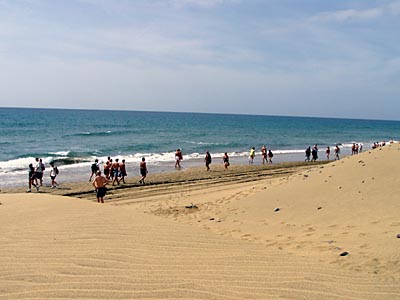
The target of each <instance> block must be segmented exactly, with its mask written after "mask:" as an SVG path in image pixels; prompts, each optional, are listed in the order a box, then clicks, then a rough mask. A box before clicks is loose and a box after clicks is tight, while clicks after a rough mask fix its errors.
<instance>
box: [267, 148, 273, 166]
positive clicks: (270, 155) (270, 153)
mask: <svg viewBox="0 0 400 300" xmlns="http://www.w3.org/2000/svg"><path fill="white" fill-rule="evenodd" d="M273 157H274V154H273V153H272V151H271V149H269V150H268V163H269V164H272V158H273Z"/></svg>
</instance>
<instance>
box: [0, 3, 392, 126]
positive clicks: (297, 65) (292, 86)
mask: <svg viewBox="0 0 400 300" xmlns="http://www.w3.org/2000/svg"><path fill="white" fill-rule="evenodd" d="M399 41H400V0H387V1H386V0H379V1H378V0H376V1H373V0H335V1H330V0H329V1H328V0H63V1H62V0H0V107H51V108H74V109H115V110H145V111H182V112H207V113H239V114H262V115H285V116H316V117H339V118H362V119H388V120H400V42H399Z"/></svg>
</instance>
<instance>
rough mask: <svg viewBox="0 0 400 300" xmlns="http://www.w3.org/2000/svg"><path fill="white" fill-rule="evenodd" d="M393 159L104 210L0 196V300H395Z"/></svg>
mask: <svg viewBox="0 0 400 300" xmlns="http://www.w3.org/2000/svg"><path fill="white" fill-rule="evenodd" d="M399 156H400V151H399V147H398V145H393V146H391V147H385V148H383V149H382V150H374V151H371V152H370V153H369V152H366V153H364V154H362V155H358V156H354V157H349V158H346V159H343V160H341V161H339V162H333V163H331V164H328V165H318V166H315V167H314V168H311V169H298V172H297V173H294V174H287V175H285V174H280V175H279V176H276V177H269V176H265V179H260V178H259V179H258V180H254V181H253V182H251V181H246V180H242V181H240V182H234V181H232V183H230V182H224V183H223V184H216V185H214V184H212V179H210V181H203V185H201V187H200V188H195V186H191V185H189V186H187V185H185V184H183V183H182V184H176V185H172V186H169V188H168V191H169V192H168V193H164V192H159V191H158V192H155V193H154V194H151V193H149V194H146V195H145V196H146V197H144V198H142V199H140V198H138V197H137V195H136V196H135V198H130V197H126V196H121V197H119V198H118V197H116V198H115V199H114V200H109V201H110V202H109V203H107V204H105V205H100V204H97V203H95V202H93V201H87V200H86V199H77V198H70V197H62V196H56V195H48V194H42V193H38V194H0V202H1V205H0V215H1V218H0V226H1V228H2V234H1V235H0V299H166V298H169V299H400V276H399V274H400V270H399V249H400V239H398V238H396V234H397V233H400V219H399V217H398V216H399V215H400V207H399V201H398V194H399V179H398V175H397V174H399V168H400V166H399V163H398V162H399ZM190 184H193V182H191V183H190ZM142 191H145V189H143V190H142ZM117 195H118V194H115V196H117ZM110 196H111V199H112V195H110ZM91 197H93V196H91ZM190 203H193V204H194V205H195V207H193V208H186V207H185V206H187V205H190ZM276 208H279V211H275V209H276ZM344 251H347V252H348V253H349V254H348V255H347V256H345V257H341V256H339V254H340V253H341V252H344Z"/></svg>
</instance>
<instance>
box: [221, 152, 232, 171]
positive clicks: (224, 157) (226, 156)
mask: <svg viewBox="0 0 400 300" xmlns="http://www.w3.org/2000/svg"><path fill="white" fill-rule="evenodd" d="M222 161H223V163H224V167H225V171H228V167H229V165H230V163H229V156H228V153H227V152H225V154H224V156H223V157H222Z"/></svg>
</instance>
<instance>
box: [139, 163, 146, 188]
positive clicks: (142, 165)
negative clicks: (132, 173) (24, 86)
mask: <svg viewBox="0 0 400 300" xmlns="http://www.w3.org/2000/svg"><path fill="white" fill-rule="evenodd" d="M139 169H140V175H142V178H141V179H140V180H139V183H141V184H145V182H144V179H145V178H146V176H147V173H148V171H147V165H146V159H145V158H144V157H142V161H141V162H140V165H139Z"/></svg>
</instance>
